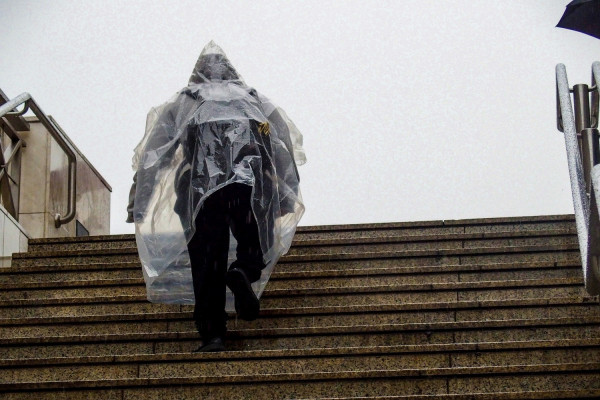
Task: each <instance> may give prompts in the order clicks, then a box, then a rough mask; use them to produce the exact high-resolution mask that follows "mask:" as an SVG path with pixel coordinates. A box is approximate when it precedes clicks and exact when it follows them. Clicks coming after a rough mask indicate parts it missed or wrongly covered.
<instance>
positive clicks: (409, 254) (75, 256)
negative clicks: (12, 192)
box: [12, 238, 579, 268]
mask: <svg viewBox="0 0 600 400" xmlns="http://www.w3.org/2000/svg"><path fill="white" fill-rule="evenodd" d="M578 248H579V246H578V244H577V243H576V240H575V238H574V240H573V242H572V243H557V244H546V243H541V244H532V245H522V246H497V247H474V248H472V247H469V248H454V249H419V250H414V249H413V250H395V251H387V250H386V251H372V252H368V251H356V252H348V253H307V254H297V255H285V256H283V257H282V258H281V259H280V261H279V264H278V265H279V266H281V265H283V264H286V263H300V262H311V263H313V262H320V261H337V260H368V259H375V258H403V259H406V258H408V259H409V260H407V261H410V259H411V258H424V257H427V258H444V257H453V256H454V257H460V258H457V259H456V261H461V260H462V259H464V260H465V261H466V262H467V263H469V262H470V261H469V260H477V261H476V262H482V260H481V259H482V257H484V258H485V259H486V260H488V263H493V262H507V260H511V257H512V256H513V255H514V254H515V253H526V254H527V255H528V257H524V259H523V260H521V261H542V260H543V259H540V257H541V256H540V255H538V254H537V253H550V254H553V253H561V252H565V251H576V250H578ZM536 255H537V256H536ZM505 258H506V259H507V260H504V259H505ZM513 258H514V257H513ZM135 261H138V254H137V250H136V249H133V248H132V249H108V250H80V251H73V252H69V251H57V252H38V253H15V254H13V260H12V263H13V265H14V267H15V268H18V267H24V266H42V265H45V266H48V267H59V266H63V265H69V264H94V263H104V264H107V263H108V264H111V263H112V264H117V263H124V262H125V263H131V262H135ZM440 261H441V262H443V263H458V262H454V260H452V259H441V260H440ZM511 261H513V260H511ZM483 262H485V261H483Z"/></svg>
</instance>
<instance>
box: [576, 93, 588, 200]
mask: <svg viewBox="0 0 600 400" xmlns="http://www.w3.org/2000/svg"><path fill="white" fill-rule="evenodd" d="M573 108H574V109H575V130H576V131H577V144H578V146H579V154H581V164H582V167H583V179H584V182H585V188H586V193H588V194H589V193H590V185H591V176H590V174H591V171H592V157H590V150H593V146H591V147H590V143H589V142H588V141H587V140H586V139H585V138H584V130H585V129H586V128H589V126H590V96H589V87H588V85H585V84H579V85H574V86H573ZM586 135H587V134H586ZM590 136H592V137H593V135H592V134H590Z"/></svg>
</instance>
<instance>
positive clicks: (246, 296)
mask: <svg viewBox="0 0 600 400" xmlns="http://www.w3.org/2000/svg"><path fill="white" fill-rule="evenodd" d="M251 194H252V188H251V187H250V186H248V185H243V184H232V185H230V186H229V190H228V192H227V198H228V199H229V201H228V203H229V226H230V228H231V232H232V233H233V236H234V237H235V239H236V240H237V242H238V243H237V250H236V253H237V259H236V261H234V262H233V263H232V264H231V266H230V268H229V271H228V272H227V286H229V288H230V289H231V291H232V292H233V293H234V295H235V309H236V312H237V314H238V316H239V317H240V318H242V319H245V320H254V319H256V317H258V313H259V310H260V303H259V301H258V298H257V297H256V295H255V294H254V291H253V290H252V287H251V285H250V284H251V283H252V282H256V281H258V280H259V279H260V275H261V271H262V270H263V269H264V268H265V264H264V262H263V258H262V250H261V247H260V241H259V236H258V225H257V223H256V219H255V218H254V214H253V212H252V206H251V198H250V197H251Z"/></svg>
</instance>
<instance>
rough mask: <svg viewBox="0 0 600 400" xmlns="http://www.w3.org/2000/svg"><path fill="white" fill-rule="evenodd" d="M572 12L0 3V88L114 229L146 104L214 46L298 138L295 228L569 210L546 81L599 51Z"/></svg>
mask: <svg viewBox="0 0 600 400" xmlns="http://www.w3.org/2000/svg"><path fill="white" fill-rule="evenodd" d="M567 3H568V0H502V1H496V0H479V1H473V0H444V1H442V0H435V1H434V0H430V1H427V0H412V1H382V0H379V1H366V0H361V1H324V0H319V1H295V2H291V1H256V0H254V1H246V2H224V1H198V0H194V1H98V0H95V1H70V0H53V1H26V0H15V1H12V0H0V26H2V35H1V38H0V88H2V90H4V92H5V93H6V94H8V96H9V97H14V96H16V95H18V94H19V93H21V92H24V91H27V92H30V93H31V94H32V95H33V96H34V98H35V99H36V100H37V101H38V103H39V104H40V105H41V107H42V108H43V109H44V111H45V112H46V113H48V114H51V115H53V116H54V117H55V118H56V120H57V121H58V122H59V124H60V125H61V126H62V127H63V128H64V130H65V131H66V132H67V134H68V135H69V136H70V137H71V139H72V140H73V141H74V142H75V144H76V145H77V146H78V147H79V149H80V150H82V152H83V153H84V154H85V155H86V156H87V158H88V159H89V160H90V161H91V162H92V163H93V164H94V165H95V167H96V168H97V169H98V171H100V173H101V174H102V175H103V176H104V177H105V178H106V180H107V181H108V182H109V183H110V184H111V185H112V187H113V193H112V209H111V233H125V232H133V227H132V226H131V225H127V224H125V223H124V222H123V221H124V220H125V217H126V212H125V206H126V203H127V195H128V191H129V186H130V182H131V176H132V171H131V156H132V154H133V148H134V147H135V145H136V144H137V142H138V141H139V140H140V139H141V137H142V135H143V132H144V125H145V118H146V113H147V111H148V110H149V109H150V107H152V106H155V105H158V104H160V103H162V102H164V101H165V100H167V99H168V98H169V97H170V96H171V95H172V94H173V93H175V92H176V91H177V90H179V89H180V88H181V87H183V86H184V85H185V84H186V83H187V80H188V77H189V74H190V72H191V70H192V68H193V66H194V63H195V61H196V58H197V57H198V55H199V53H200V51H201V50H202V48H203V47H204V45H205V44H206V43H207V42H208V41H209V40H211V39H214V40H215V41H216V42H217V43H218V44H219V45H221V47H223V49H224V50H225V51H226V52H227V54H228V56H229V58H230V59H231V61H232V62H233V64H234V65H235V66H236V68H237V69H238V71H239V72H240V73H241V74H242V75H243V77H244V79H245V81H246V83H248V84H249V85H251V86H254V87H256V88H257V89H258V90H259V91H261V92H262V93H264V94H265V95H267V96H268V97H270V98H271V99H272V100H273V101H274V102H276V103H277V104H279V105H280V106H281V107H283V108H284V109H285V110H286V111H287V113H288V115H289V116H290V117H291V118H292V119H293V120H294V121H295V123H296V125H297V126H298V127H299V128H300V130H301V131H302V132H303V134H304V139H305V149H306V152H307V157H308V163H307V164H306V165H305V166H303V167H302V168H301V169H300V174H301V187H302V192H303V196H304V201H305V204H306V214H305V216H304V219H303V220H302V222H301V224H302V225H321V224H337V223H359V222H392V221H415V220H432V219H455V218H471V217H498V216H522V215H541V214H554V213H570V212H572V205H571V193H570V186H569V181H568V174H567V165H566V156H565V150H564V140H563V138H562V134H560V133H559V132H558V131H557V130H556V122H555V121H556V116H555V83H554V68H555V65H556V64H557V63H564V64H566V66H567V72H568V73H569V82H570V84H571V85H573V84H574V83H589V81H590V68H591V64H592V62H593V61H597V60H600V41H599V40H597V39H594V38H592V37H589V36H586V35H583V34H580V33H577V32H572V31H568V30H564V29H559V28H555V25H556V23H557V22H558V20H559V19H560V17H561V15H562V13H563V11H564V9H565V6H566V4H567Z"/></svg>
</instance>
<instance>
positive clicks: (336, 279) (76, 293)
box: [0, 264, 581, 301]
mask: <svg viewBox="0 0 600 400" xmlns="http://www.w3.org/2000/svg"><path fill="white" fill-rule="evenodd" d="M542 265H543V264H542ZM546 265H547V264H546ZM462 267H463V266H460V265H459V266H449V267H437V268H435V269H432V270H430V271H422V270H418V269H417V270H414V269H409V268H387V269H385V271H383V270H377V271H375V273H373V271H362V274H360V275H359V273H360V272H361V271H360V270H356V269H350V270H344V269H342V270H337V271H336V274H335V275H333V276H332V275H323V274H319V272H321V271H307V274H305V276H301V277H289V276H288V275H287V274H277V273H274V274H272V276H271V279H270V281H269V284H268V286H267V288H268V289H269V290H280V289H292V288H309V287H339V286H358V285H362V286H381V285H384V284H388V285H398V284H417V283H444V282H446V283H450V282H475V281H502V280H525V279H543V278H575V277H579V276H581V267H579V266H577V265H571V266H568V267H567V266H560V267H554V266H551V267H548V266H544V267H542V266H539V267H537V268H531V267H530V268H518V267H517V266H515V269H510V270H509V269H505V270H488V271H482V270H481V269H478V270H477V272H473V271H472V270H470V269H469V268H462ZM114 272H118V273H116V274H114ZM123 272H124V271H122V270H116V271H114V270H110V271H106V272H105V273H98V272H87V273H86V272H85V271H82V272H78V273H63V274H65V275H66V276H60V275H59V274H58V273H54V274H44V276H41V277H40V276H38V275H37V274H35V275H32V274H14V275H5V276H3V277H2V278H3V279H2V280H3V283H0V289H2V292H0V301H1V300H11V299H39V298H60V297H81V296H83V295H84V294H87V295H88V296H92V295H94V296H95V295H100V296H103V295H107V294H115V293H118V294H121V295H122V294H132V295H133V294H137V295H140V294H143V293H145V283H144V280H143V278H142V276H141V275H142V273H141V269H140V268H139V267H137V268H136V269H135V270H133V271H131V273H129V274H124V273H123ZM113 276H116V277H115V278H113ZM48 277H52V278H54V279H58V278H60V280H48ZM105 277H109V278H112V279H103V278H105Z"/></svg>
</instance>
